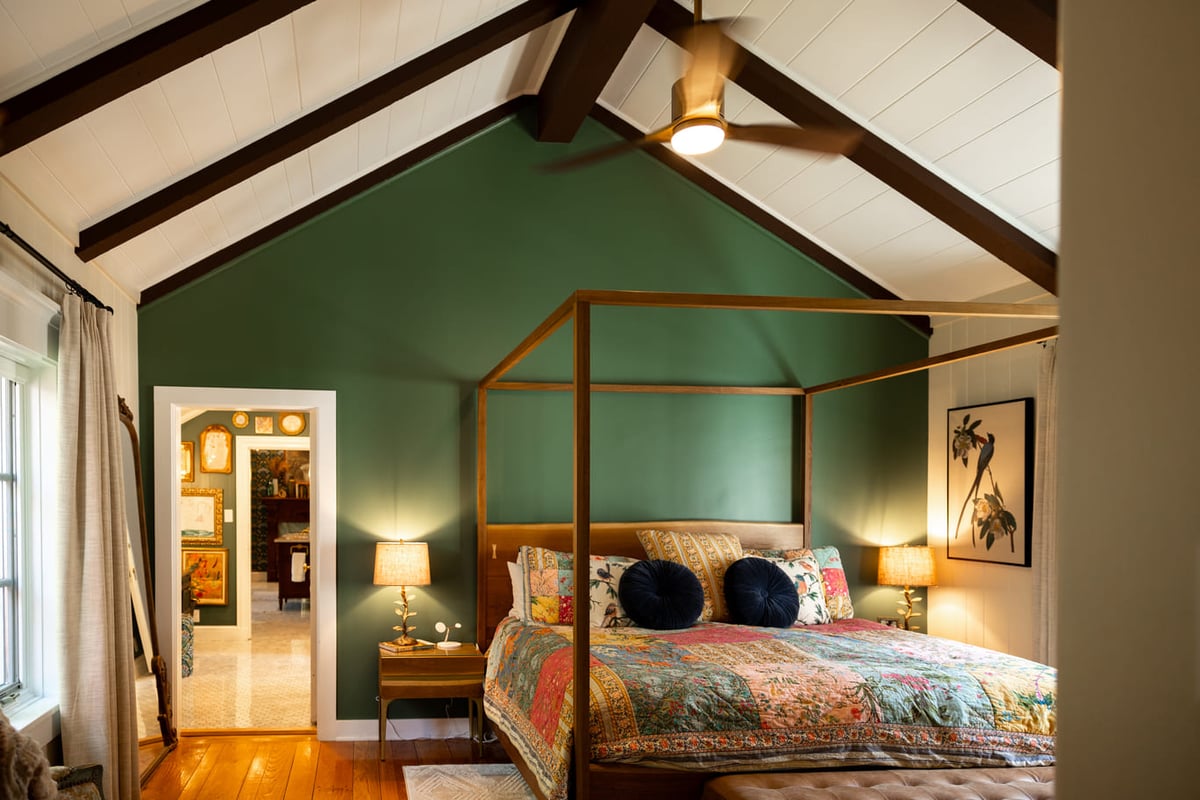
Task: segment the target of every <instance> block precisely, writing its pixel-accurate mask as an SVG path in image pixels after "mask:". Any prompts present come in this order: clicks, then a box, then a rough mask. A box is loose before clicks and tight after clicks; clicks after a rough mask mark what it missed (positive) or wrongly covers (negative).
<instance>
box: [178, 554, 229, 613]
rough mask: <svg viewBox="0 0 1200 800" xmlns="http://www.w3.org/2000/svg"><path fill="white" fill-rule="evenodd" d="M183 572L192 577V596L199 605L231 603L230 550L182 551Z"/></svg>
mask: <svg viewBox="0 0 1200 800" xmlns="http://www.w3.org/2000/svg"><path fill="white" fill-rule="evenodd" d="M180 556H181V558H180V561H181V562H182V565H183V574H184V575H190V576H191V579H192V597H194V598H195V600H196V605H198V606H224V605H229V581H228V580H227V578H228V575H229V551H228V550H226V549H224V548H222V549H220V550H211V549H204V550H192V549H188V548H184V549H183V550H181V551H180Z"/></svg>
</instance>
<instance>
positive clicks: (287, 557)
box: [273, 539, 312, 611]
mask: <svg viewBox="0 0 1200 800" xmlns="http://www.w3.org/2000/svg"><path fill="white" fill-rule="evenodd" d="M273 546H274V547H275V550H276V557H275V562H276V564H278V565H279V610H280V611H282V610H283V604H284V603H286V602H287V601H288V600H307V599H308V598H309V596H310V595H309V586H310V585H311V583H310V579H309V575H310V574H311V572H310V571H309V567H310V566H311V564H312V562H311V561H310V558H311V551H310V550H309V543H308V542H307V541H299V540H290V539H277V540H276V541H275V544H274V545H273ZM296 554H301V555H303V557H304V567H303V569H301V570H299V571H296V570H294V569H293V568H292V567H293V558H294V557H295V556H296Z"/></svg>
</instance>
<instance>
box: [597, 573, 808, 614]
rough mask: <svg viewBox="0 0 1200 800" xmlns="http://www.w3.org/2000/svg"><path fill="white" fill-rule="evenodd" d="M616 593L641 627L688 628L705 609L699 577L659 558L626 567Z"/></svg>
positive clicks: (626, 610)
mask: <svg viewBox="0 0 1200 800" xmlns="http://www.w3.org/2000/svg"><path fill="white" fill-rule="evenodd" d="M792 593H793V594H795V590H794V589H793V590H792ZM617 596H618V597H619V598H620V600H621V606H622V607H623V608H624V609H625V613H627V614H628V615H629V616H630V618H632V619H633V621H634V622H635V623H637V625H638V627H640V628H653V629H654V630H660V631H666V630H676V629H678V628H690V627H691V626H692V625H693V624H695V622H696V620H698V619H700V612H702V611H703V610H704V589H703V588H701V586H700V579H699V578H697V577H696V576H695V575H693V574H692V571H691V570H690V569H688V568H687V567H685V566H683V565H682V564H676V563H675V562H674V561H664V560H662V559H654V560H650V561H639V562H637V563H636V564H634V565H632V566H631V567H629V569H627V570H625V574H624V575H622V576H621V582H620V583H619V584H617Z"/></svg>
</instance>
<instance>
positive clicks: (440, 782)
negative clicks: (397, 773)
mask: <svg viewBox="0 0 1200 800" xmlns="http://www.w3.org/2000/svg"><path fill="white" fill-rule="evenodd" d="M404 787H405V789H406V790H407V791H408V800H535V798H534V796H533V792H531V791H530V790H529V787H528V786H527V785H526V784H525V779H524V778H522V777H521V773H519V772H517V768H516V767H514V766H513V765H512V764H439V765H433V766H424V767H405V768H404Z"/></svg>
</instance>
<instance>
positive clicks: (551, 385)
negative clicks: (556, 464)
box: [476, 290, 1058, 800]
mask: <svg viewBox="0 0 1200 800" xmlns="http://www.w3.org/2000/svg"><path fill="white" fill-rule="evenodd" d="M598 305H599V306H604V305H607V306H626V307H651V308H703V309H736V310H748V311H791V312H810V313H813V312H815V313H836V314H885V315H929V316H956V317H957V316H985V317H986V316H990V317H1023V318H1040V319H1055V318H1057V317H1058V307H1057V305H1050V304H1046V305H1024V304H1016V303H1005V304H999V303H952V302H936V301H930V302H918V301H904V300H863V299H855V298H812V297H769V296H744V295H711V294H682V293H671V292H619V291H595V290H580V291H577V292H575V293H574V294H572V295H571V296H570V297H568V298H567V299H566V301H564V302H563V303H562V305H560V306H559V307H558V308H557V309H555V311H554V312H553V313H552V314H551V315H550V316H549V317H547V318H546V320H545V321H544V322H542V324H541V325H539V326H538V327H537V328H536V329H535V330H534V331H533V332H532V333H530V334H529V335H528V336H527V337H526V338H525V339H524V341H522V342H521V343H520V344H519V345H518V346H517V347H516V349H514V350H513V351H512V352H511V353H510V354H509V355H508V356H506V357H505V358H504V359H503V360H502V361H501V362H500V363H499V364H498V365H497V366H496V367H495V368H494V369H493V370H492V371H491V372H489V373H488V374H487V375H486V376H485V377H484V378H483V380H481V381H480V382H479V392H478V404H477V413H478V419H477V424H478V434H477V439H476V442H477V445H476V446H477V452H476V480H477V484H476V507H477V525H478V530H477V534H478V572H477V575H478V580H479V589H478V596H477V597H478V599H477V609H476V628H477V630H476V636H477V641H478V642H479V643H480V645H481V646H486V645H488V644H490V642H491V636H492V632H493V631H494V630H495V628H496V624H497V623H498V622H499V621H500V620H501V619H503V617H504V616H505V615H506V614H507V612H508V609H509V608H510V607H511V605H512V589H511V583H510V581H509V576H508V567H507V562H509V561H511V560H514V559H515V557H516V553H517V548H518V547H519V546H520V545H522V544H530V545H543V546H549V547H553V548H554V549H557V550H564V551H566V550H570V551H571V552H573V553H575V554H580V553H595V554H597V555H631V556H636V557H639V558H640V557H644V553H643V551H642V549H641V546H640V544H638V542H637V539H636V537H635V536H634V535H633V534H634V532H635V531H637V530H640V529H642V528H646V527H657V528H664V527H667V528H669V527H681V528H684V529H687V530H704V529H705V528H706V527H708V528H710V529H714V528H719V529H720V530H728V531H732V532H736V533H738V535H739V536H740V537H742V540H743V543H744V544H745V545H746V546H748V547H754V546H760V547H769V546H780V545H784V544H785V543H786V544H787V545H791V546H795V543H796V542H797V541H800V542H802V543H803V545H808V544H809V538H808V533H807V532H808V531H809V530H810V528H811V521H812V520H811V516H812V481H811V478H810V476H811V474H812V417H813V415H812V397H814V396H815V395H818V394H821V393H824V392H828V391H834V390H837V389H843V388H847V387H850V386H858V385H861V384H864V383H870V382H872V381H877V380H884V379H886V378H892V377H896V376H898V375H907V374H909V373H912V372H919V371H923V370H927V369H930V368H931V367H935V366H939V365H942V364H951V363H954V362H956V361H961V360H964V359H968V358H974V357H976V356H980V355H986V354H988V353H995V352H999V351H1002V350H1007V349H1011V348H1014V347H1020V346H1022V345H1026V344H1032V343H1034V342H1042V341H1046V340H1048V339H1053V338H1056V337H1057V336H1058V329H1057V327H1049V328H1043V329H1040V330H1037V331H1033V332H1031V333H1027V334H1020V335H1017V336H1010V337H1007V338H1005V339H1000V340H997V341H995V342H991V343H988V344H984V345H978V346H975V347H970V348H966V349H964V350H958V351H954V352H952V353H946V354H944V355H940V356H933V357H930V358H925V359H921V360H919V361H914V362H911V363H908V364H902V365H899V366H896V367H891V368H888V369H883V370H877V371H875V372H871V373H867V374H865V375H857V376H852V377H848V378H844V379H841V380H836V381H831V382H829V383H824V384H820V385H818V386H810V387H807V388H805V387H801V386H709V385H678V384H672V385H660V384H598V383H592V376H591V308H592V307H593V306H598ZM567 322H573V369H572V371H573V375H572V380H571V381H570V382H515V381H508V382H506V381H502V380H501V378H503V376H504V375H505V374H506V373H507V372H508V371H509V370H511V369H512V368H513V367H515V366H516V365H517V364H518V363H520V361H521V360H522V359H524V358H525V357H526V356H527V355H529V354H530V353H531V352H533V350H534V349H536V348H537V346H538V345H539V344H541V343H542V342H543V341H545V340H546V339H547V338H548V337H549V336H550V335H551V334H553V333H554V332H555V331H557V330H558V329H559V328H560V327H562V326H563V325H564V324H566V323H567ZM504 390H508V391H513V390H516V391H570V392H571V393H572V397H573V401H574V402H573V410H574V427H575V429H574V437H573V449H574V477H573V481H572V485H573V489H574V507H573V519H572V521H571V522H570V523H562V524H548V525H520V524H511V525H493V524H490V523H489V522H488V516H487V507H488V506H487V444H488V441H487V419H488V403H487V399H488V393H489V392H490V391H504ZM593 392H632V393H662V394H723V395H729V394H746V395H772V396H780V395H784V396H794V397H798V398H802V401H803V402H802V409H803V410H802V414H803V422H802V424H801V429H802V431H803V457H802V458H801V459H798V461H799V462H800V463H801V464H802V467H801V476H800V484H801V487H802V488H801V491H802V493H803V500H802V508H803V515H804V519H803V521H802V524H799V525H796V524H787V523H778V524H771V523H724V522H711V521H709V522H702V521H695V522H675V523H668V522H653V523H651V522H643V523H593V522H592V520H591V493H590V488H591V487H590V482H591V481H590V477H591V476H590V467H589V465H590V461H591V436H590V427H591V395H592V393H593ZM803 545H802V546H803ZM588 570H589V565H588V560H587V559H586V558H576V559H575V607H576V608H586V607H587V603H588V578H589V572H588ZM574 641H575V644H576V646H575V648H574V654H573V666H574V670H575V674H576V675H580V674H587V671H588V663H589V643H590V641H591V638H590V629H589V626H588V615H587V614H576V615H575V624H574ZM588 689H589V687H588V682H587V681H575V682H574V687H573V692H574V694H573V698H572V699H573V703H574V709H575V719H574V727H573V733H574V743H575V744H574V754H573V775H572V789H573V793H572V794H573V797H574V798H575V800H589V798H592V797H595V798H605V799H607V798H613V799H614V800H616V799H617V798H620V800H632V799H633V798H641V797H645V798H658V797H664V796H666V797H678V798H687V797H692V798H699V797H700V794H701V790H702V788H703V785H704V783H705V782H706V781H707V780H708V779H709V778H711V777H712V775H713V774H712V773H700V772H687V771H682V770H666V769H656V768H651V767H635V766H624V765H606V764H593V763H592V762H591V760H590V753H591V730H590V729H589V726H588V707H589V695H588ZM500 742H501V744H502V745H503V746H504V749H505V750H506V751H507V752H508V754H509V756H510V757H511V758H512V760H513V762H514V763H515V764H516V765H517V767H518V768H519V769H520V770H521V773H522V774H523V775H524V776H525V779H526V781H527V782H528V783H529V785H530V787H531V788H533V790H534V791H535V792H537V793H538V794H539V796H540V791H539V789H538V787H537V782H536V780H534V778H533V773H532V772H531V771H530V770H529V768H528V767H527V765H526V764H525V763H524V760H523V759H522V758H521V755H520V753H519V752H518V751H517V749H516V748H515V747H514V746H513V745H512V743H511V742H509V741H508V740H507V738H506V737H504V736H502V735H501V736H500ZM543 800H545V798H543Z"/></svg>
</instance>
